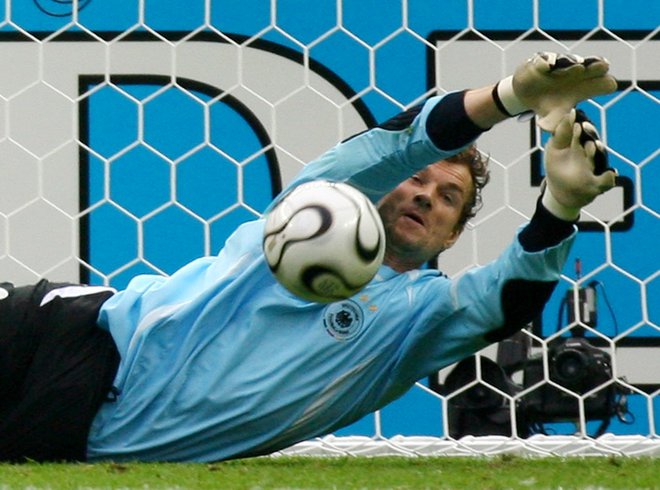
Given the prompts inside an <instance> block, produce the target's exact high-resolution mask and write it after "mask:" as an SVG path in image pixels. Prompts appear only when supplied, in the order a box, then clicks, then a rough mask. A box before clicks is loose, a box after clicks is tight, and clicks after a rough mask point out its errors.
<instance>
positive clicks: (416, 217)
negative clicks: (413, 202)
mask: <svg viewBox="0 0 660 490" xmlns="http://www.w3.org/2000/svg"><path fill="white" fill-rule="evenodd" d="M404 216H405V217H406V218H408V219H410V220H412V221H415V222H416V223H418V224H420V225H421V226H424V220H423V219H422V218H421V217H420V216H419V215H417V214H414V213H405V214H404Z"/></svg>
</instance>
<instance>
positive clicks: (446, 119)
mask: <svg viewBox="0 0 660 490" xmlns="http://www.w3.org/2000/svg"><path fill="white" fill-rule="evenodd" d="M456 128H458V130H457V129H456ZM482 131H484V130H483V129H481V128H478V127H477V126H475V125H474V124H473V123H472V122H471V121H470V120H469V118H468V116H467V114H465V110H464V108H463V93H462V92H453V93H451V94H448V95H444V96H436V97H431V98H430V99H428V100H427V101H426V102H425V103H423V104H420V105H418V106H415V107H413V108H411V109H409V110H407V111H405V112H403V113H401V114H399V115H397V116H395V117H393V118H392V119H390V120H389V121H386V122H385V123H383V124H381V125H380V126H377V127H375V128H372V129H369V130H367V131H364V132H362V133H359V134H357V135H355V136H353V137H351V138H349V139H348V140H345V141H343V142H341V143H339V144H338V145H336V146H335V147H333V148H332V149H330V150H329V151H328V152H326V153H325V154H323V155H322V156H321V157H319V158H318V159H316V160H314V161H312V162H310V163H308V164H307V165H306V166H305V168H304V169H303V170H302V171H301V172H300V173H299V174H298V176H297V177H296V178H295V179H294V180H293V181H292V182H291V183H290V184H289V185H288V186H287V188H286V189H285V190H284V192H283V194H286V192H287V190H289V189H291V188H293V187H295V186H297V185H299V184H301V183H304V182H307V181H311V180H318V179H324V180H330V181H334V182H346V183H349V184H351V185H353V186H354V187H356V188H358V189H359V190H360V191H362V192H363V193H364V194H366V195H367V196H368V197H369V198H370V199H371V200H372V201H373V202H377V201H378V200H379V199H380V198H381V197H383V196H384V195H385V194H387V193H388V192H389V191H391V190H392V189H393V188H394V187H396V186H397V185H398V184H399V183H400V182H401V181H403V180H405V179H407V178H408V177H410V176H411V175H412V174H414V173H415V172H417V171H419V170H421V169H423V168H424V167H426V166H427V165H429V164H431V163H434V162H437V161H439V160H443V159H446V158H449V157H451V156H453V155H455V154H456V153H459V152H460V151H462V150H463V149H465V148H466V147H467V146H468V145H469V144H470V143H472V141H473V140H474V139H476V137H477V136H478V135H479V134H481V132H482ZM441 146H442V147H441ZM443 148H445V149H443Z"/></svg>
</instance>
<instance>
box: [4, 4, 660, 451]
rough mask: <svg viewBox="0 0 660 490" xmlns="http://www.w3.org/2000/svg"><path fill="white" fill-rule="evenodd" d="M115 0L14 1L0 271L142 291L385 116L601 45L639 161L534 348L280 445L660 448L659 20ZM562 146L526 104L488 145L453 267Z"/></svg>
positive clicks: (605, 118) (537, 330) (490, 241)
mask: <svg viewBox="0 0 660 490" xmlns="http://www.w3.org/2000/svg"><path fill="white" fill-rule="evenodd" d="M13 3H16V2H13ZM101 3H102V2H100V3H96V2H95V1H94V0H86V1H82V0H74V1H73V2H59V1H55V0H40V1H37V0H32V1H30V2H27V1H26V2H25V4H24V5H21V6H18V5H17V6H14V7H13V9H12V7H10V6H9V4H12V2H7V6H5V11H4V14H5V15H4V23H3V30H0V62H1V63H2V66H3V67H5V68H4V69H3V70H1V71H0V114H1V116H2V117H1V118H0V278H1V279H2V280H3V281H11V282H14V283H16V284H24V283H32V282H35V281H36V280H38V279H39V278H42V277H46V278H48V279H50V280H54V281H73V282H78V281H84V282H90V283H93V284H110V285H113V286H116V287H121V286H123V285H125V284H126V282H127V281H128V280H129V279H130V278H131V277H132V276H134V275H136V274H138V273H142V272H151V273H158V274H170V273H172V272H173V271H174V270H176V268H177V267H179V266H181V265H183V264H184V263H185V262H186V261H188V260H191V259H193V258H195V257H196V256H201V255H209V254H214V253H217V250H218V249H219V248H220V247H221V245H222V243H223V242H224V239H225V238H226V237H227V235H228V234H229V233H230V232H231V231H232V230H233V229H234V228H235V226H236V225H237V224H239V223H241V222H243V221H245V220H247V219H250V218H253V217H256V216H258V215H259V214H260V213H262V212H263V211H264V209H265V207H266V205H267V203H268V201H269V200H270V199H271V198H272V197H273V196H274V195H275V194H276V193H277V192H278V191H279V190H280V189H281V188H282V186H284V185H286V183H287V182H289V181H290V180H291V179H292V178H293V176H294V175H295V174H296V173H297V172H298V171H299V170H300V169H301V168H302V167H303V166H304V165H305V163H306V162H308V161H310V160H311V159H313V158H314V157H316V156H317V155H319V154H320V153H321V152H323V151H324V150H326V149H328V148H330V147H331V146H332V145H334V144H335V143H336V142H338V141H340V140H342V139H344V138H346V137H349V136H351V135H352V134H355V133H357V132H359V131H362V130H364V129H366V128H368V127H370V126H372V125H374V124H375V123H376V122H377V121H381V120H384V119H387V118H389V117H391V116H393V115H394V114H396V112H398V111H401V110H404V109H406V108H408V107H410V106H412V105H414V104H417V103H419V102H420V101H422V100H424V99H425V98H426V97H428V96H430V95H434V94H437V93H445V92H447V91H451V90H458V89H462V88H466V87H475V86H481V85H484V84H486V83H491V82H494V81H496V80H498V79H500V78H501V77H503V76H505V75H507V74H510V73H511V72H512V71H513V69H514V68H515V66H516V64H517V63H519V62H520V61H521V60H523V59H525V58H526V57H528V56H529V55H530V54H532V53H534V52H537V51H561V52H575V53H579V54H600V55H604V56H605V57H607V58H608V59H609V61H610V62H611V66H612V72H613V74H614V75H615V76H616V77H617V79H618V80H619V90H618V91H617V92H616V93H615V94H613V95H611V96H606V97H601V98H598V99H597V100H594V101H589V102H587V103H585V104H583V108H584V109H585V111H587V112H588V113H589V115H590V116H591V117H592V118H593V119H594V120H595V122H596V125H597V126H598V127H599V129H600V131H601V133H602V136H603V139H604V141H605V143H606V144H607V146H608V149H609V152H610V159H611V164H612V165H613V166H615V167H616V168H617V170H618V171H619V178H618V180H617V187H616V188H615V189H614V190H613V191H612V192H610V193H608V194H607V195H606V196H604V197H603V198H602V199H599V200H598V201H597V202H596V203H595V204H594V205H592V206H590V207H588V208H587V209H586V210H585V212H584V213H583V216H582V221H581V222H580V228H581V229H582V233H581V235H580V238H579V239H578V242H577V244H576V247H575V250H574V252H573V255H572V256H571V264H570V266H569V267H568V268H567V270H566V271H565V274H564V276H563V277H562V281H561V283H560V285H559V287H558V290H557V293H556V294H555V295H554V296H553V299H552V300H551V302H550V303H549V305H548V308H547V309H546V312H545V313H544V315H543V316H542V317H540V318H539V319H537V321H535V322H534V323H533V324H531V325H530V326H529V328H528V329H526V330H525V331H524V332H523V333H522V334H521V335H519V336H517V337H516V339H515V341H516V342H517V344H516V343H514V344H512V343H508V344H506V345H505V344H500V345H499V346H493V347H491V348H489V349H486V350H485V351H483V352H481V353H479V354H478V356H477V358H476V359H483V360H481V361H479V362H476V360H475V361H472V363H473V364H472V366H471V367H470V366H469V365H468V364H469V363H468V364H466V365H464V366H463V367H464V368H465V369H466V370H467V371H465V372H462V374H463V375H464V376H467V377H464V378H461V382H460V383H458V384H452V383H454V382H455V380H456V376H457V375H456V372H457V371H456V369H455V367H454V366H452V367H451V368H448V369H446V370H443V371H442V372H440V373H437V376H436V375H434V376H431V377H430V378H429V379H428V380H421V381H420V383H418V385H417V386H416V387H414V388H413V390H412V391H411V393H409V394H407V395H405V396H404V397H403V398H402V399H401V400H399V401H396V402H394V403H393V404H392V405H391V406H389V407H387V408H385V409H384V410H383V411H382V412H377V413H376V414H374V415H373V416H371V417H368V418H367V419H365V420H363V421H361V422H359V423H357V424H355V425H354V426H352V427H349V428H348V429H345V430H342V431H340V432H339V433H337V434H333V435H329V436H327V437H324V438H320V439H318V440H314V441H308V442H305V443H301V444H298V445H296V446H294V447H292V448H290V449H288V450H286V451H283V452H282V453H281V454H305V455H358V456H360V455H362V456H373V455H384V454H398V455H452V456H454V455H492V454H500V453H513V454H532V455H561V456H569V455H594V454H601V455H619V454H623V455H633V456H638V455H652V456H658V455H660V437H659V436H658V426H659V425H660V272H659V271H658V258H657V243H658V242H659V240H660V226H659V224H660V199H658V196H660V172H659V171H658V168H659V167H660V145H659V142H660V140H659V139H658V135H659V134H660V104H659V102H660V30H659V28H658V27H657V25H658V24H657V23H656V25H655V27H653V28H639V29H631V28H621V29H616V28H613V27H612V26H610V25H609V24H608V22H610V20H608V19H613V18H615V17H616V12H610V11H605V7H604V6H603V5H602V3H603V2H598V5H597V6H595V7H594V8H595V9H596V10H595V11H594V12H591V13H589V15H587V13H585V20H584V22H582V24H580V25H578V26H574V27H572V28H566V29H562V30H557V29H556V28H554V27H545V25H544V24H543V19H544V18H545V17H543V16H542V15H541V14H540V13H539V9H540V7H539V4H540V3H541V2H539V1H538V0H530V2H529V4H530V6H531V8H530V12H531V14H530V17H529V19H528V21H527V22H528V24H525V25H524V26H523V27H520V26H513V27H512V26H511V25H508V24H506V23H504V24H502V25H498V24H496V22H497V17H496V16H495V15H494V16H493V20H492V22H485V23H484V26H483V27H482V26H481V25H480V24H479V22H478V21H479V19H481V20H482V21H483V19H482V18H481V17H480V15H486V14H484V13H483V12H477V13H475V5H474V2H472V1H471V0H470V1H467V2H465V3H466V5H467V7H468V8H467V9H466V12H465V15H466V20H465V21H462V20H460V17H461V16H460V15H458V14H459V12H454V11H451V9H452V8H453V7H451V6H445V7H444V8H447V9H449V11H448V12H446V14H447V15H446V16H444V17H443V16H442V15H440V14H439V13H438V12H437V9H438V7H437V6H436V7H434V8H431V7H430V6H428V5H427V6H422V5H421V4H422V3H426V4H431V3H433V2H415V5H413V2H408V0H400V2H384V3H388V4H392V5H394V7H392V6H391V5H390V6H389V7H386V6H383V11H373V12H370V14H369V17H370V19H369V20H366V19H365V18H364V16H361V15H360V12H361V11H360V7H359V2H358V1H349V0H344V1H342V0H336V1H335V2H325V3H324V2H319V5H320V4H322V3H324V4H325V7H323V8H321V7H320V6H319V5H316V4H315V5H313V6H312V5H310V6H309V8H310V9H312V11H310V12H309V13H308V17H307V18H306V17H305V16H304V15H303V13H302V12H300V9H297V10H296V9H295V8H293V7H292V6H291V5H289V3H290V2H278V1H277V0H271V1H270V2H256V1H255V2H254V5H251V6H243V7H242V8H241V9H238V8H233V7H231V6H230V4H231V2H217V4H216V3H215V2H209V1H208V0H207V1H204V0H195V1H191V2H190V5H189V8H190V11H187V12H186V14H185V15H183V14H182V15H181V16H179V17H177V15H176V14H172V13H170V12H166V9H165V7H162V8H163V10H162V11H160V10H159V9H160V7H158V6H154V7H148V6H147V2H146V1H144V0H136V1H135V2H127V3H131V4H134V5H133V8H132V10H131V11H130V12H129V11H128V10H126V11H124V10H123V9H122V8H121V7H119V6H117V9H118V11H117V12H115V14H116V15H115V16H114V17H113V16H108V12H107V11H106V7H102V6H101ZM239 3H240V2H239ZM247 3H248V4H249V3H250V2H247ZM521 3H524V2H521ZM418 4H420V5H418ZM440 8H443V7H440ZM611 8H612V9H614V7H611ZM149 9H151V10H149ZM425 9H426V10H425ZM392 12H397V13H398V14H397V15H396V16H394V17H393V16H392V15H391V14H392ZM650 12H651V14H653V15H655V14H654V12H655V13H657V11H653V9H651V10H650ZM250 14H251V15H252V17H250ZM477 14H478V15H477ZM514 14H515V13H512V15H513V16H514V17H515V15H514ZM594 14H595V15H594ZM651 14H649V15H651ZM548 15H550V14H548ZM554 15H555V16H557V22H559V21H562V19H561V15H560V13H555V14H554ZM630 15H635V14H630ZM393 18H394V19H395V21H396V23H395V25H390V24H392V22H394V21H393V20H392V19H393ZM425 18H428V19H436V20H437V22H438V26H437V27H436V26H432V25H430V24H429V22H423V19H425ZM454 18H456V19H457V20H451V19H454ZM258 19H261V23H259V22H258ZM502 22H504V21H502ZM611 22H613V21H611ZM639 22H640V23H641V24H643V23H644V22H645V20H644V19H643V17H642V14H639ZM550 24H551V25H554V24H553V23H552V22H550ZM182 25H184V28H182V27H181V26H182ZM386 25H390V27H388V28H386V27H384V26H386ZM543 138H544V136H543V135H541V134H540V132H539V131H538V130H537V129H535V127H534V125H533V122H530V121H516V120H511V121H507V122H506V123H504V124H502V125H501V126H499V127H498V128H496V129H494V130H493V131H491V132H489V133H488V134H486V135H484V137H483V138H482V139H480V141H479V147H480V148H481V150H482V151H484V152H485V153H487V154H488V155H489V156H490V161H491V171H492V180H491V183H490V184H489V186H488V187H487V188H486V190H485V194H484V202H485V205H484V208H483V209H482V210H481V211H480V213H479V215H478V216H477V217H476V218H475V219H473V220H472V221H471V222H470V223H469V224H468V226H467V229H466V231H465V233H464V236H462V237H461V239H460V241H459V243H458V244H457V245H456V246H455V247H454V248H452V249H451V250H450V251H448V252H446V253H445V254H443V255H442V256H441V257H440V258H439V260H438V267H440V268H441V269H442V270H443V272H445V273H447V274H449V275H451V276H459V275H460V274H463V273H464V272H465V271H466V270H468V269H469V268H470V267H473V266H478V265H482V264H484V263H486V262H488V261H490V260H492V259H493V258H495V257H496V256H497V254H498V253H499V252H500V251H501V250H502V249H503V248H504V247H505V246H506V245H507V244H508V242H509V240H510V238H511V237H512V236H513V233H514V231H515V229H516V228H517V227H518V226H520V225H521V224H522V223H524V222H525V221H526V220H527V219H528V218H529V217H530V216H531V214H532V212H533V209H534V205H535V202H536V196H537V195H538V186H539V183H540V180H541V178H542V167H541V164H540V162H541V158H542V147H543V143H544V139H543ZM171 239H177V241H178V244H179V246H178V247H168V246H167V245H166V243H167V242H168V240H171ZM572 339H579V342H577V341H576V343H575V344H571V343H568V344H567V341H568V340H572ZM580 342H581V343H580ZM585 345H586V347H585ZM507 349H509V350H507ZM562 349H563V350H562ZM571 349H572V350H571ZM522 350H524V351H525V358H524V359H522V360H521V358H520V355H521V354H520V353H521V352H522ZM566 352H568V354H567V355H565V356H564V358H563V360H564V361H566V362H567V364H566V369H569V370H570V369H585V371H584V372H585V373H587V376H586V378H588V379H586V378H585V380H583V381H580V383H582V384H575V385H570V383H569V382H567V383H568V384H566V383H564V382H563V381H561V380H560V377H561V374H562V373H559V374H553V373H557V372H558V369H559V368H558V367H557V366H558V365H559V362H560V361H559V360H558V359H559V356H560V355H563V354H565V353H566ZM516 353H517V354H516ZM512 355H513V356H515V355H518V356H519V357H518V358H517V361H516V362H517V363H518V364H517V366H516V369H513V368H512V367H511V366H513V363H514V361H511V358H510V356H512ZM507 356H509V357H507ZM553 356H554V357H553ZM571 356H573V357H571ZM569 361H570V362H574V363H577V364H570V365H569ZM506 362H509V364H508V365H507V366H508V367H510V368H511V369H510V370H507V369H505V368H506V367H507V366H504V365H503V363H506ZM465 366H467V367H465ZM493 366H495V368H497V369H498V371H497V372H498V373H499V372H500V371H499V370H500V369H502V372H503V375H504V377H503V378H502V377H500V378H493V377H492V371H491V370H492V369H495V368H493ZM594 366H595V367H594ZM452 373H454V374H453V375H452ZM564 375H565V376H571V374H570V373H569V374H566V373H564ZM452 376H454V377H453V378H452ZM557 376H559V377H557ZM502 380H504V381H502ZM594 380H596V381H594ZM569 381H570V380H569ZM450 388H451V390H450ZM480 396H481V397H482V398H480V400H481V401H475V400H476V398H475V397H477V398H478V397H480ZM486 398H487V399H488V400H487V401H488V402H489V403H492V404H491V405H487V404H486V401H484V400H486ZM471 403H472V405H471ZM479 403H482V404H481V405H479ZM484 407H487V408H488V410H491V412H490V415H493V418H492V419H488V420H489V422H488V424H490V425H489V426H488V427H486V425H488V424H486V423H485V422H484V419H483V417H484V414H485V413H486V412H485V411H484ZM603 407H605V408H603ZM492 410H494V412H493V411H492ZM490 415H489V417H490ZM604 419H607V423H605V422H604ZM459 425H460V429H459V428H458V426H459Z"/></svg>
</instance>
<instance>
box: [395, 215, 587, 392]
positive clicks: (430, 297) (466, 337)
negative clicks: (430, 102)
mask: <svg viewBox="0 0 660 490" xmlns="http://www.w3.org/2000/svg"><path fill="white" fill-rule="evenodd" d="M538 214H539V213H537V215H535V217H534V218H533V219H532V222H530V224H527V225H525V226H523V227H521V228H520V229H519V230H518V232H517V234H516V236H515V238H514V240H513V242H512V243H511V244H510V245H509V247H507V248H506V249H505V250H504V252H503V253H502V254H501V255H500V256H499V257H498V258H497V259H496V260H494V261H492V262H491V263H489V264H486V265H485V266H482V267H476V268H473V269H472V270H470V271H468V272H466V273H465V274H463V275H461V276H460V277H458V278H456V279H453V280H450V279H448V278H445V277H438V276H431V277H429V278H427V279H426V280H424V281H418V283H417V284H416V285H415V286H414V288H415V301H414V305H413V308H414V309H416V310H417V313H416V314H415V315H414V323H413V324H412V325H411V328H410V331H409V334H408V336H407V338H406V340H405V342H404V345H402V347H401V349H400V355H399V361H398V364H397V366H396V368H395V374H394V376H393V380H395V382H400V386H405V385H406V384H408V386H409V384H410V383H412V382H414V381H416V380H418V379H420V378H422V377H425V376H428V375H430V374H432V373H433V372H436V371H438V370H439V369H441V368H443V367H446V366H448V365H449V364H452V363H454V362H456V361H458V360H460V359H463V358H465V357H467V356H469V355H472V354H474V353H475V352H477V351H479V350H481V349H482V348H484V347H486V346H487V345H489V344H491V343H494V342H498V341H500V340H503V339H504V338H507V337H509V336H510V335H512V334H513V333H515V332H517V331H518V330H520V328H523V327H524V326H526V325H527V324H528V323H529V322H530V321H532V320H533V319H534V318H536V316H537V315H539V314H540V313H541V312H542V310H543V308H544V306H545V304H546V302H547V301H548V299H549V298H550V295H551V294H552V292H553V290H554V288H555V286H556V285H557V283H558V281H559V278H560V275H561V271H562V268H563V266H564V264H565V262H566V260H567V257H568V254H569V252H570V249H571V246H572V244H573V242H574V240H575V236H576V232H577V230H576V228H575V227H574V226H573V225H572V224H570V225H568V229H569V230H570V231H568V232H567V230H566V229H564V230H563V231H562V234H558V235H557V236H556V240H555V241H554V242H552V243H547V244H546V246H545V247H544V248H542V249H538V247H532V246H530V239H529V237H525V235H526V234H529V229H530V226H531V227H532V228H534V227H536V226H539V219H541V220H542V219H545V218H546V217H543V216H541V218H539V217H538ZM559 226H563V224H562V225H559ZM534 243H535V244H536V242H534Z"/></svg>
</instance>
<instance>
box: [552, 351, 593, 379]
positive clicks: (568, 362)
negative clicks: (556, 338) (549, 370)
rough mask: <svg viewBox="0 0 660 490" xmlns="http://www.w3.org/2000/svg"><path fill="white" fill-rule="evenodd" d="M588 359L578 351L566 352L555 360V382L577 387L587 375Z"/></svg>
mask: <svg viewBox="0 0 660 490" xmlns="http://www.w3.org/2000/svg"><path fill="white" fill-rule="evenodd" d="M586 367H587V359H585V357H584V354H583V353H581V352H579V351H576V350H565V351H563V352H560V353H558V354H557V356H556V357H555V359H554V365H553V368H554V373H555V378H556V379H555V381H559V382H560V383H562V384H567V385H575V383H578V382H580V381H581V380H582V379H583V378H584V377H585V375H586V371H587V369H586Z"/></svg>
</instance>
